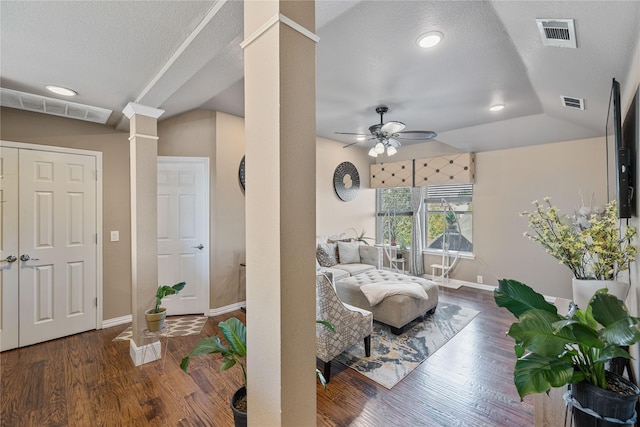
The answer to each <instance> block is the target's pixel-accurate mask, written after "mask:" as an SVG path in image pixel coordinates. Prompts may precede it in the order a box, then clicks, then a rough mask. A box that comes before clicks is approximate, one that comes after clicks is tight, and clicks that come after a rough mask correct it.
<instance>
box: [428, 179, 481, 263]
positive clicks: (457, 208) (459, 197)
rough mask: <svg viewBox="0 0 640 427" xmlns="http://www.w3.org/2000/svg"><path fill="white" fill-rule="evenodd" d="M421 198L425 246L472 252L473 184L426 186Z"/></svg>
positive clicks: (440, 249)
mask: <svg viewBox="0 0 640 427" xmlns="http://www.w3.org/2000/svg"><path fill="white" fill-rule="evenodd" d="M424 202H425V224H426V227H425V239H424V241H425V249H426V250H429V251H442V250H443V249H448V250H450V251H458V252H461V253H471V252H473V184H457V185H433V186H429V187H427V197H426V199H425V201H424Z"/></svg>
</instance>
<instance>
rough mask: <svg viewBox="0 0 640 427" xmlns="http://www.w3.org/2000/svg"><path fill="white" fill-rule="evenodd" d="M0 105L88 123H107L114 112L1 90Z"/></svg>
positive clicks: (15, 91)
mask: <svg viewBox="0 0 640 427" xmlns="http://www.w3.org/2000/svg"><path fill="white" fill-rule="evenodd" d="M0 105H2V106H3V107H10V108H17V109H20V110H28V111H35V112H37V113H44V114H52V115H54V116H62V117H68V118H70V119H78V120H86V121H88V122H95V123H102V124H104V123H106V122H107V120H109V117H110V116H111V113H112V111H111V110H107V109H105V108H99V107H92V106H90V105H84V104H78V103H75V102H69V101H64V100H61V99H55V98H49V97H46V96H41V95H34V94H32V93H26V92H18V91H17V90H11V89H5V88H0Z"/></svg>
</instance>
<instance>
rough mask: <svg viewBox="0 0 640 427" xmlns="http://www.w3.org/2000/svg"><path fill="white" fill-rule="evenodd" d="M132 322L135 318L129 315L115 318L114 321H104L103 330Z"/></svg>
mask: <svg viewBox="0 0 640 427" xmlns="http://www.w3.org/2000/svg"><path fill="white" fill-rule="evenodd" d="M131 322H133V316H132V315H131V314H128V315H126V316H120V317H114V318H113V319H107V320H103V321H102V329H105V328H111V327H112V326H118V325H124V324H126V323H131Z"/></svg>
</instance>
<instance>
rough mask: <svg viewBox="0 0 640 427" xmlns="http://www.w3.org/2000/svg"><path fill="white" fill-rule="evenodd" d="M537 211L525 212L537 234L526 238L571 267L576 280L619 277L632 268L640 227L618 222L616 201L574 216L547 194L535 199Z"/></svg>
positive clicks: (584, 209)
mask: <svg viewBox="0 0 640 427" xmlns="http://www.w3.org/2000/svg"><path fill="white" fill-rule="evenodd" d="M533 204H534V206H535V207H536V208H535V210H534V211H533V212H522V214H521V215H522V216H526V217H528V219H529V227H530V228H531V229H532V230H533V233H528V232H525V233H524V235H525V237H528V238H529V239H531V240H533V241H535V242H538V243H540V244H541V245H542V246H543V247H544V248H545V250H546V251H547V252H548V253H549V254H551V255H552V256H553V257H554V258H556V259H558V261H560V263H561V264H564V265H565V266H567V267H569V269H570V270H571V271H572V272H573V275H574V276H575V278H576V279H586V280H589V279H597V280H615V279H616V278H617V276H618V273H620V272H621V271H624V270H627V269H629V263H630V262H631V261H633V260H634V258H635V256H636V253H637V248H636V246H635V245H634V244H632V243H631V242H632V240H633V238H634V236H635V235H636V229H635V228H634V227H631V226H627V227H625V228H624V230H622V228H621V227H620V225H619V224H618V217H617V208H616V202H615V200H614V201H611V202H609V203H608V204H607V205H606V206H604V207H596V208H592V207H582V208H581V209H579V210H578V211H576V212H575V213H574V215H573V217H569V216H567V215H563V214H561V213H560V211H559V210H558V208H557V207H555V206H553V205H552V204H551V199H550V198H549V197H545V199H544V203H539V202H538V201H537V200H536V201H534V202H533Z"/></svg>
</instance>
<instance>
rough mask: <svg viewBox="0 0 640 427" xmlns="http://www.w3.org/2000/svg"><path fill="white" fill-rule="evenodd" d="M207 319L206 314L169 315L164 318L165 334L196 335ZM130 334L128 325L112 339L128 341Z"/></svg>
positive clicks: (171, 335) (177, 335)
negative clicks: (195, 315) (166, 331)
mask: <svg viewBox="0 0 640 427" xmlns="http://www.w3.org/2000/svg"><path fill="white" fill-rule="evenodd" d="M207 319H209V318H208V317H206V316H198V317H193V316H189V317H170V318H168V319H167V320H165V326H166V327H167V329H168V331H169V333H168V334H167V335H168V336H170V337H183V336H186V335H198V334H199V333H200V331H201V330H202V328H203V326H204V325H205V323H207ZM131 335H132V329H131V326H129V327H128V328H127V329H125V330H124V331H122V332H121V333H120V335H118V336H117V337H115V338H114V339H113V341H114V342H115V341H128V340H130V339H131Z"/></svg>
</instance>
